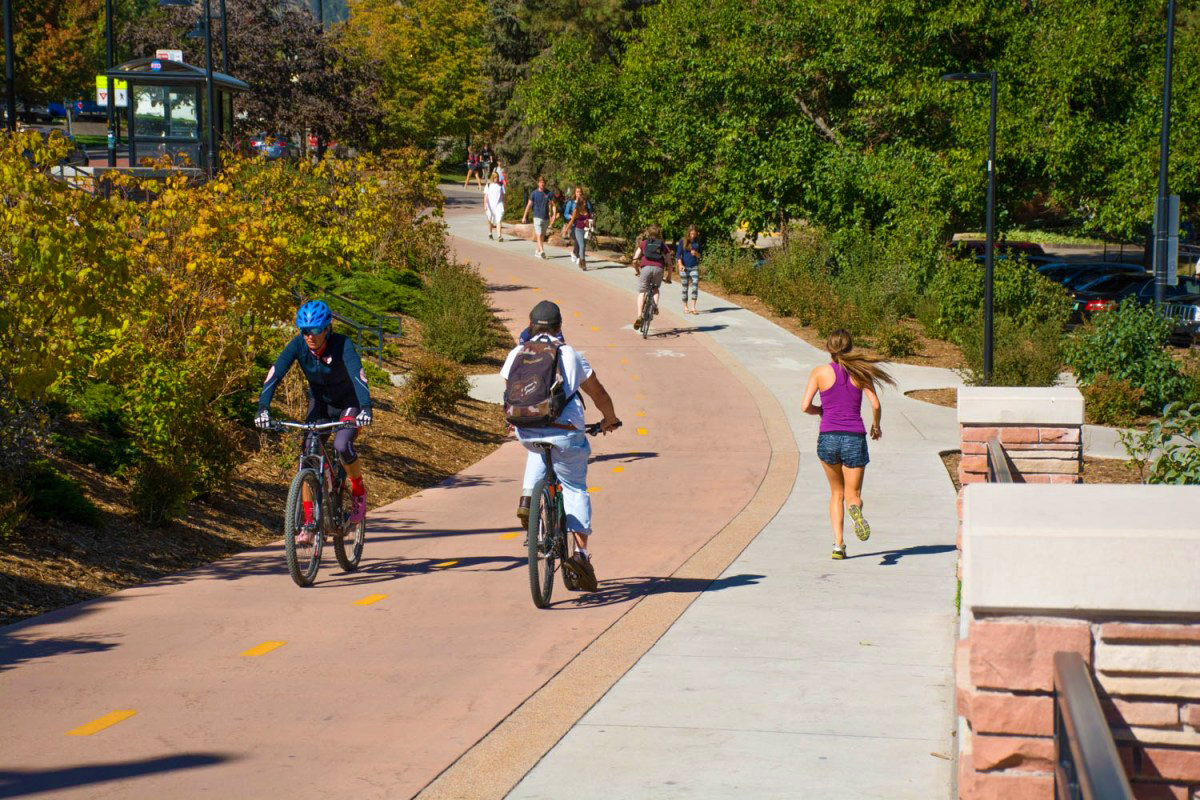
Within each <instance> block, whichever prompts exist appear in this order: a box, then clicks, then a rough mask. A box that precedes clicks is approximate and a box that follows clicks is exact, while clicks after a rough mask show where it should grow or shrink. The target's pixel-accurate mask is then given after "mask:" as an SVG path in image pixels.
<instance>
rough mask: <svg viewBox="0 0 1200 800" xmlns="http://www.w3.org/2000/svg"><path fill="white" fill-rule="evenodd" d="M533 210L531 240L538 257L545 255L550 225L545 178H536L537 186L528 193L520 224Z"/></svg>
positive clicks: (548, 196)
mask: <svg viewBox="0 0 1200 800" xmlns="http://www.w3.org/2000/svg"><path fill="white" fill-rule="evenodd" d="M530 211H533V240H534V242H535V243H536V245H537V247H536V249H535V250H534V253H535V255H537V257H538V258H545V257H546V231H547V230H548V229H549V226H550V194H549V193H548V192H547V191H546V179H545V178H541V177H539V178H538V181H537V188H536V189H534V190H533V192H531V193H530V195H529V201H528V202H526V203H525V210H524V211H523V212H521V224H522V225H524V224H525V218H526V217H528V216H529V212H530Z"/></svg>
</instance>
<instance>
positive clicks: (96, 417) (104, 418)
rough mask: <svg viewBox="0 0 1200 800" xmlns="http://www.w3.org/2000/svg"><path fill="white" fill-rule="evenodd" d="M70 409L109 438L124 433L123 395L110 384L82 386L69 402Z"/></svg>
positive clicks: (96, 383) (100, 382) (96, 382)
mask: <svg viewBox="0 0 1200 800" xmlns="http://www.w3.org/2000/svg"><path fill="white" fill-rule="evenodd" d="M70 405H71V407H72V408H73V409H74V410H75V411H76V412H77V413H78V414H79V416H81V417H83V418H84V419H85V420H87V421H88V422H90V423H91V424H93V425H95V426H96V427H97V428H100V429H101V430H102V431H104V432H105V433H107V434H109V435H110V436H121V435H122V434H123V433H125V428H124V425H123V424H122V420H123V417H124V412H123V409H124V406H125V393H124V392H122V391H121V390H120V389H118V388H117V387H116V386H113V385H112V384H108V383H104V382H102V381H95V382H91V383H87V384H85V385H84V387H83V389H82V390H80V391H79V393H78V394H76V395H75V396H74V397H72V398H71V401H70Z"/></svg>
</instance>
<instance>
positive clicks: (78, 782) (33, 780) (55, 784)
mask: <svg viewBox="0 0 1200 800" xmlns="http://www.w3.org/2000/svg"><path fill="white" fill-rule="evenodd" d="M233 759H234V757H233V756H227V755H221V754H218V753H189V754H183V755H173V756H160V757H159V758H147V759H144V760H142V761H118V762H114V763H112V764H82V765H80V766H78V767H63V768H61V769H47V770H41V771H37V770H8V769H0V797H24V796H26V795H32V794H42V793H43V792H51V791H55V790H60V789H70V788H73V787H76V786H91V785H92V784H96V783H105V782H107V781H116V780H122V779H125V778H136V777H138V776H140V775H154V774H155V773H159V772H172V771H174V770H180V769H195V768H196V767H212V766H216V765H217V764H221V763H224V762H226V761H232V760H233Z"/></svg>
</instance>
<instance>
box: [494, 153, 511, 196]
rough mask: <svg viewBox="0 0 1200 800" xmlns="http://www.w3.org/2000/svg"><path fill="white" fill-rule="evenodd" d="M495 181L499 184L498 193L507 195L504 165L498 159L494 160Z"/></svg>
mask: <svg viewBox="0 0 1200 800" xmlns="http://www.w3.org/2000/svg"><path fill="white" fill-rule="evenodd" d="M496 181H497V183H499V184H500V191H502V192H504V193H505V194H508V173H506V172H505V171H504V164H502V163H501V162H500V159H498V158H497V159H496Z"/></svg>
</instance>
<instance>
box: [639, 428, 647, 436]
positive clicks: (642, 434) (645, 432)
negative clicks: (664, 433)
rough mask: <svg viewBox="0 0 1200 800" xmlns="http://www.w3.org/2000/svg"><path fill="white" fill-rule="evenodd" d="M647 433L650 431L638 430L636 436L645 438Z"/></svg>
mask: <svg viewBox="0 0 1200 800" xmlns="http://www.w3.org/2000/svg"><path fill="white" fill-rule="evenodd" d="M649 432H650V431H648V430H646V429H645V428H638V436H645V435H646V434H648V433H649Z"/></svg>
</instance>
